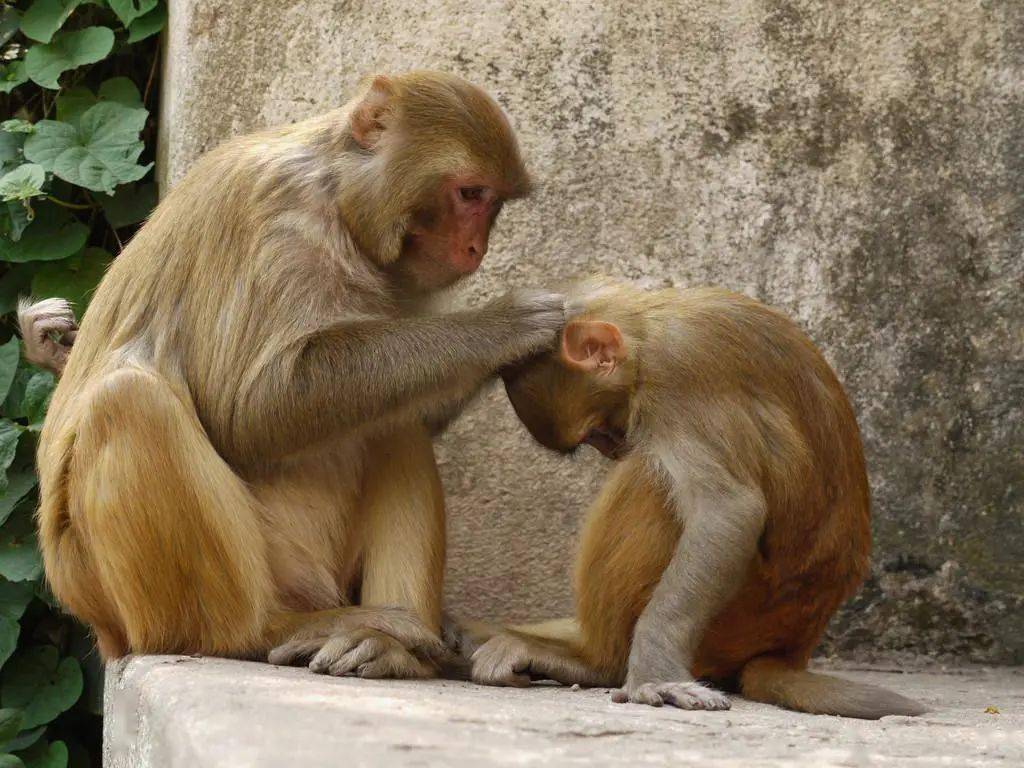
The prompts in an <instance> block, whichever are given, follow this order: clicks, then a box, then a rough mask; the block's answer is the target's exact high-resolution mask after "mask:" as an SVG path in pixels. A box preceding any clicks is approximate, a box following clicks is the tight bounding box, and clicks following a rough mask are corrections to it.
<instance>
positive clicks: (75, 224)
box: [0, 134, 89, 262]
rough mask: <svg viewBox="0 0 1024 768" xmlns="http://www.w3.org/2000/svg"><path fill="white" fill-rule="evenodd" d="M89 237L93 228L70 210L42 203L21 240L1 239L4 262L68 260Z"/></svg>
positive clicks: (0, 258) (1, 257)
mask: <svg viewBox="0 0 1024 768" xmlns="http://www.w3.org/2000/svg"><path fill="white" fill-rule="evenodd" d="M32 138H35V135H34V134H33V136H32ZM44 167H45V166H44ZM88 237H89V228H88V227H87V226H85V225H84V224H82V223H81V222H80V221H78V219H76V218H75V217H74V216H72V215H71V214H70V213H68V212H67V211H66V210H64V209H63V208H60V207H58V206H56V205H53V204H52V203H45V202H44V203H39V204H38V205H36V217H35V219H34V220H33V221H32V224H31V225H29V226H28V227H27V228H26V229H25V232H24V233H23V234H22V236H21V239H20V240H18V241H17V242H8V240H7V239H6V238H0V261H16V262H21V261H57V260H58V259H66V258H67V257H68V256H71V255H72V254H74V253H77V252H78V251H80V250H82V246H84V245H85V241H86V240H87V239H88Z"/></svg>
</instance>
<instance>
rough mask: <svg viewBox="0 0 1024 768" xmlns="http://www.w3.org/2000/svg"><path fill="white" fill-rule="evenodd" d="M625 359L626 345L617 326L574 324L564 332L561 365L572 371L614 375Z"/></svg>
mask: <svg viewBox="0 0 1024 768" xmlns="http://www.w3.org/2000/svg"><path fill="white" fill-rule="evenodd" d="M625 359H626V344H625V342H623V340H622V332H621V331H620V330H619V327H618V326H617V325H615V324H614V323H605V322H603V321H601V320H573V321H572V322H570V323H569V324H568V325H566V326H565V330H564V331H562V361H563V362H564V363H565V364H566V365H568V366H569V367H571V368H576V369H578V370H581V371H587V372H594V371H597V372H600V373H611V372H612V371H614V370H615V368H616V366H618V364H619V363H620V362H622V361H623V360H625Z"/></svg>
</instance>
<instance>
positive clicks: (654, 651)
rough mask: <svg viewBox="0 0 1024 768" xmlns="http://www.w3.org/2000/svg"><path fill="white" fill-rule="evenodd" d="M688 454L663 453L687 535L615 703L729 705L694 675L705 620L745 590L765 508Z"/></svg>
mask: <svg viewBox="0 0 1024 768" xmlns="http://www.w3.org/2000/svg"><path fill="white" fill-rule="evenodd" d="M691 445H692V443H691ZM688 453H689V454H691V455H688V456H685V457H678V456H673V455H672V454H671V453H670V452H668V451H666V452H665V453H664V454H663V462H664V469H665V473H666V475H668V479H669V482H670V484H671V486H672V487H673V488H674V493H673V494H672V497H673V498H672V501H673V503H674V504H675V505H676V508H677V510H678V514H679V516H680V518H681V521H682V524H683V533H682V536H681V537H680V540H679V544H678V546H677V548H676V551H675V554H673V556H672V559H671V561H670V562H669V564H668V567H667V568H666V569H665V572H664V574H663V575H662V577H661V580H660V582H659V583H658V586H657V587H656V588H655V590H654V593H653V595H652V596H651V600H650V602H649V603H648V604H647V607H646V608H645V609H644V611H643V613H642V614H641V615H640V619H639V621H637V624H636V628H635V629H634V631H633V644H632V647H631V648H630V654H629V664H628V668H627V673H626V684H625V686H624V687H623V689H622V690H621V691H619V692H618V693H617V694H616V696H615V697H614V698H615V700H616V701H632V702H637V703H644V704H653V705H655V706H660V705H661V704H663V703H668V704H673V705H675V706H677V707H681V708H684V709H727V708H728V706H729V703H728V699H726V698H725V697H724V696H722V695H721V694H719V693H718V692H716V691H713V690H711V689H708V688H704V687H702V686H700V685H698V684H696V683H694V682H693V676H692V674H691V673H690V669H691V667H692V663H693V654H694V653H695V651H696V649H697V647H698V645H699V643H700V641H701V638H702V637H703V635H704V631H705V629H706V628H707V625H708V622H709V621H710V620H711V619H712V618H713V617H714V616H715V614H716V613H718V611H720V610H721V609H722V608H723V607H724V606H725V604H726V603H727V602H728V601H729V600H730V599H731V598H732V597H733V596H734V595H735V594H736V591H737V590H738V589H739V588H740V587H741V586H742V584H743V579H744V577H745V576H746V573H747V569H748V568H749V567H750V563H751V561H752V560H753V558H754V556H755V554H756V552H757V542H758V539H759V537H760V536H761V532H762V531H763V529H764V519H765V502H764V497H763V496H762V494H761V493H760V492H759V491H756V490H751V489H749V488H747V487H745V486H743V485H741V484H740V483H739V482H738V481H736V480H735V479H734V478H732V476H731V475H730V474H729V472H728V471H727V470H726V469H725V467H722V466H718V465H716V464H715V463H714V461H713V460H712V459H711V458H710V457H709V456H708V455H707V454H703V455H695V454H697V453H698V452H697V451H688Z"/></svg>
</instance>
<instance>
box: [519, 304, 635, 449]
mask: <svg viewBox="0 0 1024 768" xmlns="http://www.w3.org/2000/svg"><path fill="white" fill-rule="evenodd" d="M628 347H629V344H628V342H627V341H626V338H625V337H624V335H623V332H622V329H621V328H620V326H619V325H616V324H615V323H612V322H608V321H606V320H601V319H597V318H596V317H593V316H584V317H580V318H577V319H575V320H572V321H570V322H569V323H568V324H567V325H566V326H565V329H564V330H563V331H562V337H561V340H560V342H559V344H558V346H557V347H556V348H555V349H554V350H552V351H550V352H545V353H543V354H541V355H539V356H537V357H534V358H531V359H529V360H526V361H523V362H521V363H519V364H517V365H515V366H512V367H510V368H509V369H507V370H505V371H503V372H502V378H503V379H504V381H505V391H506V392H507V393H508V398H509V400H510V401H511V403H512V407H513V408H514V409H515V412H516V415H517V416H519V419H520V420H521V421H522V422H523V424H524V425H525V426H526V428H527V429H528V430H529V431H530V434H531V435H533V437H534V438H535V439H536V440H537V442H539V443H540V444H541V445H543V446H545V447H547V448H550V449H552V450H555V451H559V452H561V453H571V452H573V451H575V450H576V448H578V447H579V446H580V445H583V444H586V445H591V446H593V447H594V448H596V449H597V450H599V451H600V452H601V453H603V454H604V455H605V456H607V457H608V458H611V459H619V458H622V457H623V456H624V455H625V454H626V453H627V452H628V451H629V439H628V437H629V436H628V426H629V412H630V403H631V398H632V394H633V390H634V386H635V383H636V363H635V360H634V359H631V356H630V353H629V349H628Z"/></svg>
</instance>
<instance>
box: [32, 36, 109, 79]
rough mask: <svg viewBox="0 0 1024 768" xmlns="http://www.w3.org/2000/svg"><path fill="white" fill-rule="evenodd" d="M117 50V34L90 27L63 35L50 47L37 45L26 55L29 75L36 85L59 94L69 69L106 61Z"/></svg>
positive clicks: (55, 39)
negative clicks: (58, 91) (115, 35)
mask: <svg viewBox="0 0 1024 768" xmlns="http://www.w3.org/2000/svg"><path fill="white" fill-rule="evenodd" d="M113 47H114V33H113V31H111V30H110V29H108V28H107V27H86V28H85V29H80V30H78V31H77V32H62V33H60V34H59V35H57V36H56V37H54V39H53V42H52V43H50V44H49V45H33V46H32V47H31V48H29V49H28V53H26V54H25V71H26V72H27V73H28V76H29V77H30V78H31V79H32V81H33V82H35V83H37V84H38V85H41V86H43V88H50V89H52V90H55V91H56V90H58V89H59V88H60V84H59V83H58V82H57V78H58V77H60V76H61V75H62V74H64V73H65V72H67V71H68V70H69V69H75V68H76V67H80V66H82V65H83V64H92V63H93V62H96V61H99V60H100V59H104V58H106V56H107V54H108V53H110V50H111V49H112V48H113Z"/></svg>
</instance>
